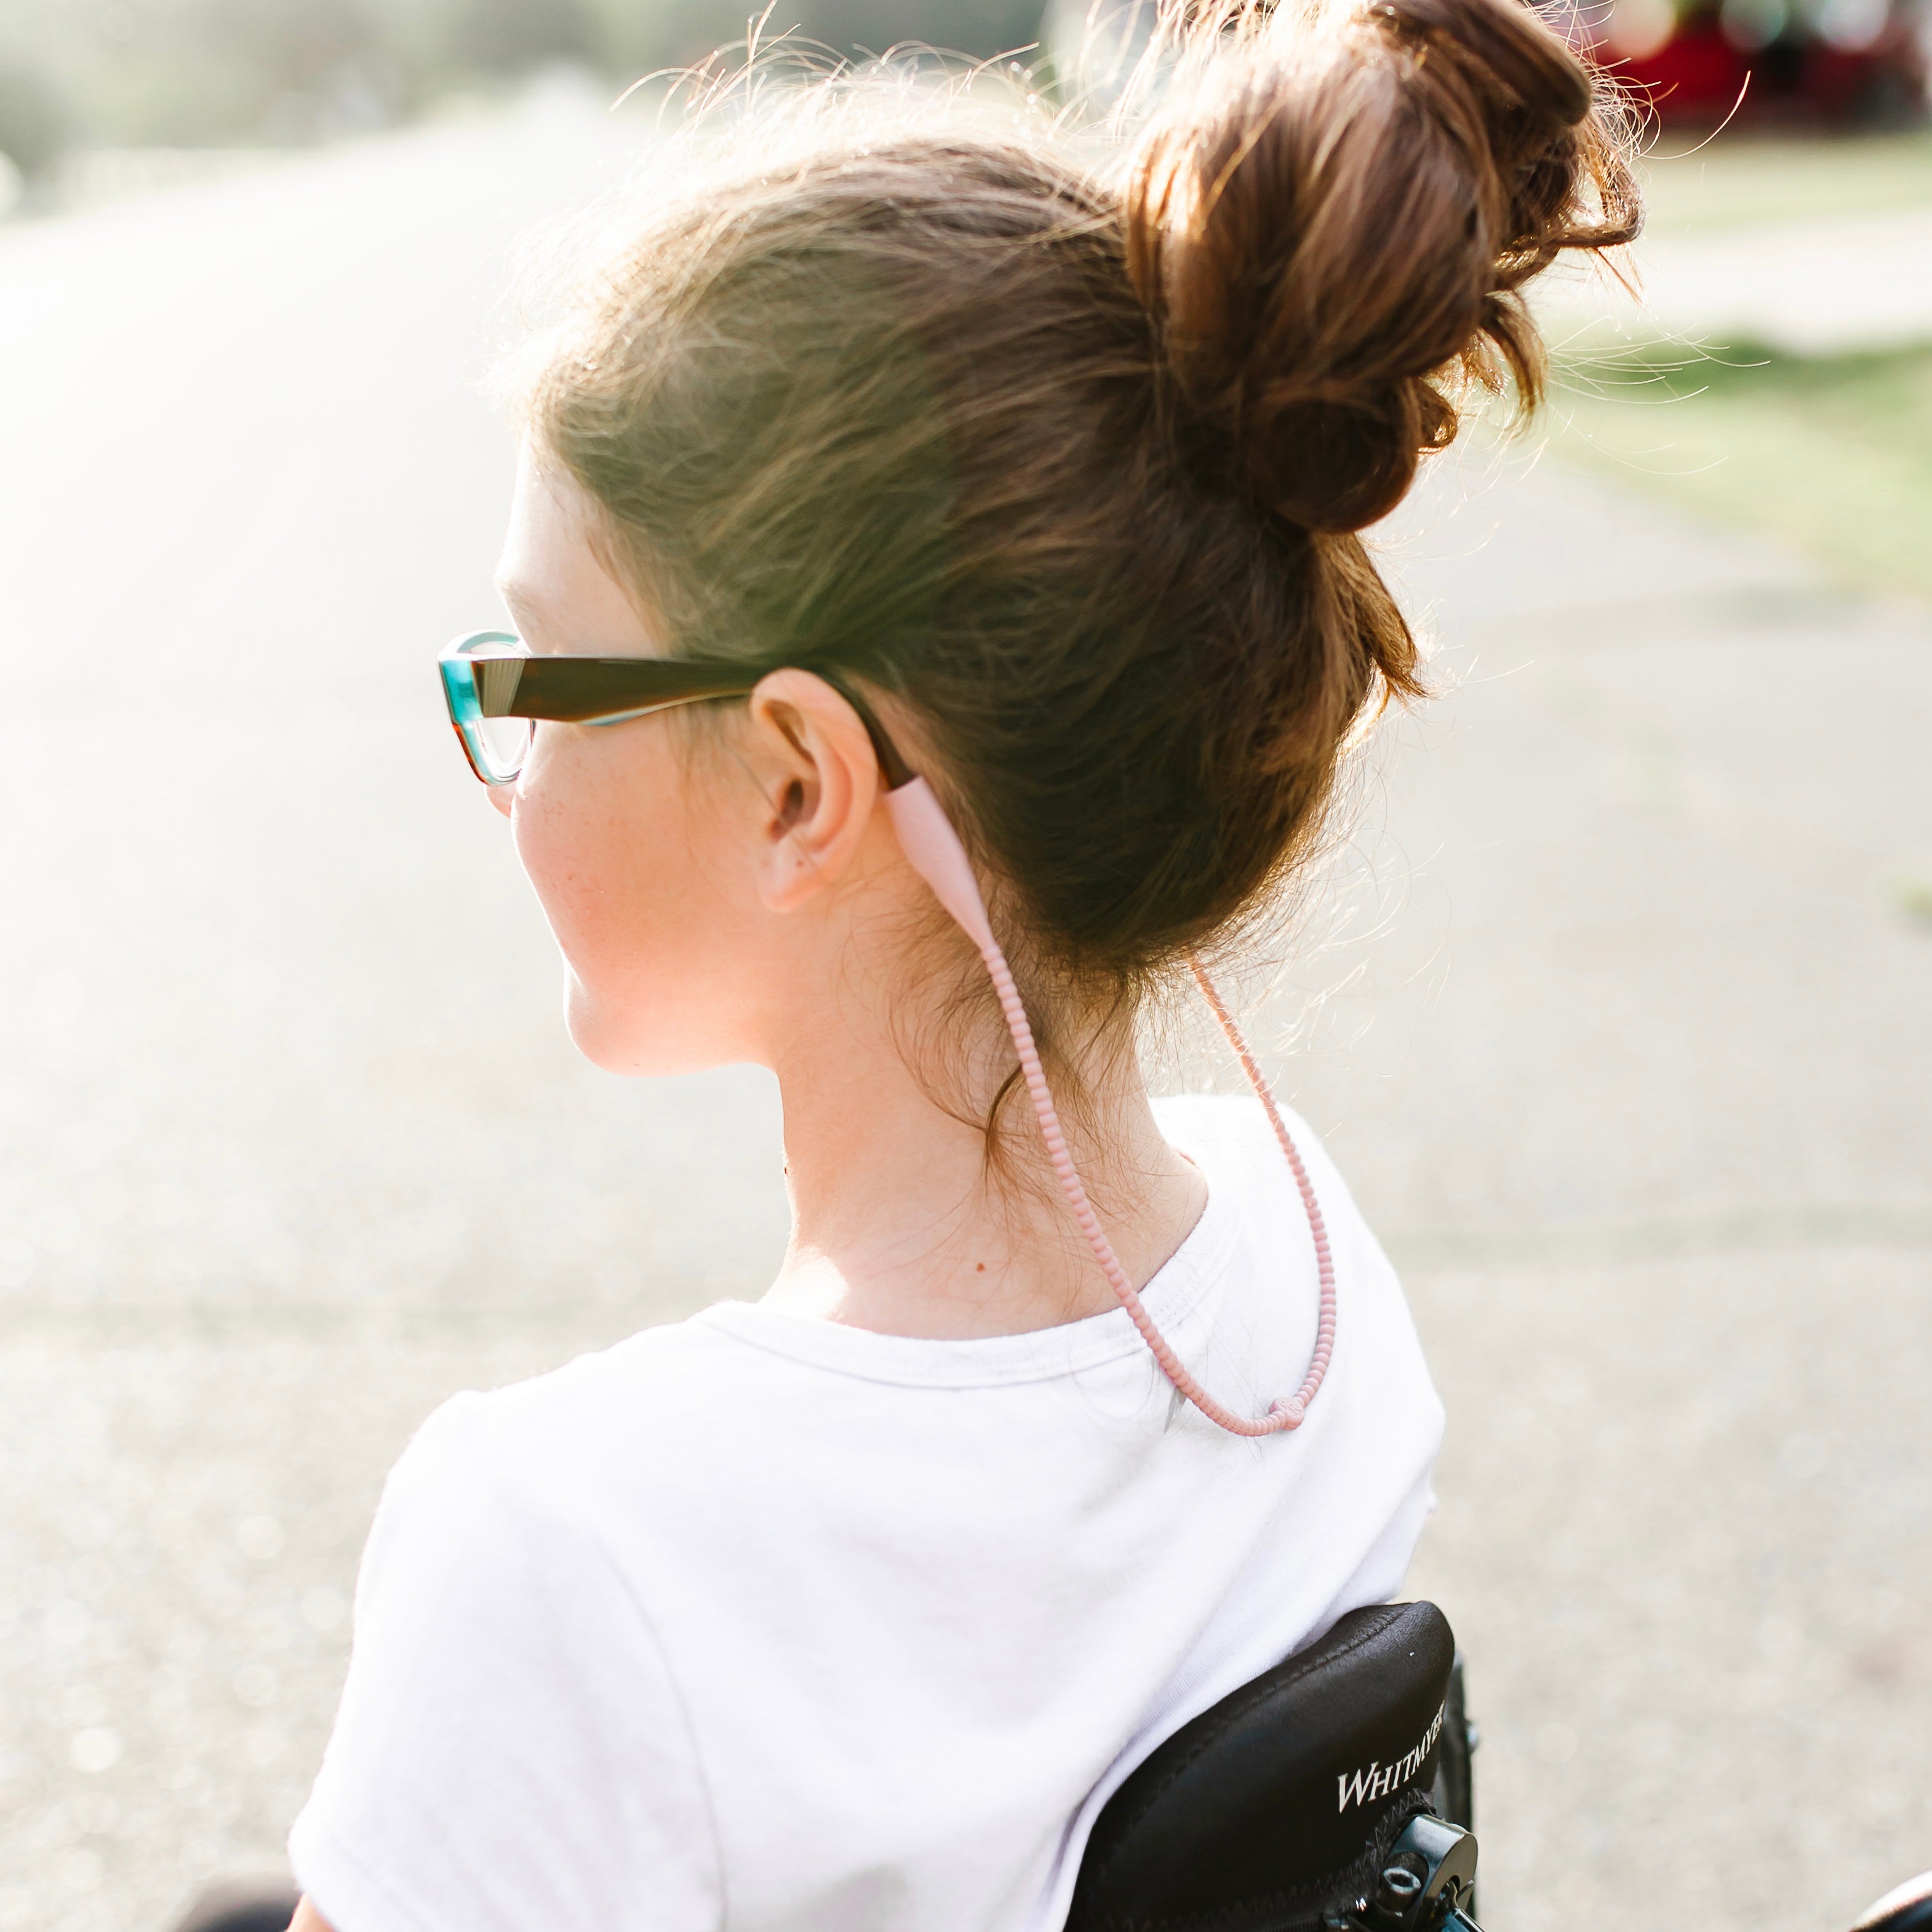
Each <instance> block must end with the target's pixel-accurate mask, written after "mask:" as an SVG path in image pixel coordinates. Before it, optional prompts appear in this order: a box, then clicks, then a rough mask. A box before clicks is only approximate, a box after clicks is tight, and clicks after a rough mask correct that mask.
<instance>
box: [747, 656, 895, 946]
mask: <svg viewBox="0 0 1932 1932" xmlns="http://www.w3.org/2000/svg"><path fill="white" fill-rule="evenodd" d="M744 749H745V755H746V756H747V757H748V760H749V761H750V763H751V769H752V772H753V773H754V775H755V777H756V778H757V781H758V790H759V791H760V793H761V794H762V796H763V799H764V802H765V818H764V822H763V826H762V828H761V830H762V835H763V836H762V843H763V851H762V853H761V855H760V859H759V864H758V895H759V897H760V898H762V899H763V901H764V902H765V904H766V905H767V906H769V907H770V908H771V910H772V911H773V912H791V911H793V910H796V908H797V907H799V906H801V905H802V904H805V901H807V900H808V899H809V898H811V897H812V896H813V895H814V894H815V893H817V892H823V890H824V889H826V886H829V885H831V884H832V883H835V881H836V880H838V878H839V877H841V876H842V875H843V874H844V872H845V871H846V870H847V868H849V867H850V865H851V863H852V859H853V855H854V854H855V853H856V852H857V850H858V849H859V841H860V840H861V839H862V838H864V836H865V830H866V828H867V826H868V825H870V823H871V819H872V808H873V806H874V804H875V803H876V802H877V799H878V796H879V763H878V759H877V755H876V754H874V751H873V750H872V741H871V739H870V738H869V737H868V736H866V733H865V726H864V725H863V724H861V723H860V722H859V714H858V713H857V712H856V711H854V710H853V709H852V707H851V706H850V704H848V703H847V702H846V701H845V700H844V698H843V697H840V696H839V694H838V692H837V691H834V690H833V689H832V687H831V685H829V684H827V683H826V681H825V680H824V679H823V678H822V677H816V676H814V675H813V674H812V673H811V672H810V671H808V670H775V671H773V672H772V674H771V675H770V676H769V677H767V678H764V679H761V680H760V682H759V684H758V685H757V688H756V689H754V691H752V693H751V723H750V728H749V730H748V733H746V739H745V745H744Z"/></svg>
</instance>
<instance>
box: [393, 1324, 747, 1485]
mask: <svg viewBox="0 0 1932 1932" xmlns="http://www.w3.org/2000/svg"><path fill="white" fill-rule="evenodd" d="M756 1370H757V1362H756V1360H755V1358H754V1357H753V1356H752V1355H751V1352H750V1351H748V1350H746V1349H745V1348H743V1347H742V1345H741V1344H739V1343H737V1342H736V1341H735V1340H733V1338H732V1337H730V1335H729V1334H726V1333H724V1331H722V1330H721V1329H720V1328H718V1327H716V1326H715V1325H711V1324H709V1323H708V1322H706V1321H705V1320H704V1319H703V1317H701V1316H700V1317H698V1318H695V1319H692V1320H690V1321H686V1322H677V1323H674V1324H670V1325H666V1326H664V1327H661V1328H649V1329H645V1330H643V1331H641V1332H640V1333H639V1334H635V1335H633V1336H631V1337H628V1338H627V1339H626V1340H623V1341H622V1342H619V1343H616V1344H615V1345H613V1346H612V1347H610V1348H608V1349H600V1350H598V1351H597V1352H595V1353H592V1354H589V1355H580V1356H578V1357H577V1358H575V1359H574V1360H573V1361H569V1362H567V1363H565V1364H563V1365H562V1367H559V1368H556V1369H553V1370H550V1371H549V1372H548V1373H545V1374H543V1375H540V1376H532V1377H531V1378H530V1379H528V1380H527V1381H524V1382H512V1383H510V1384H508V1385H505V1386H504V1387H502V1388H494V1389H490V1390H488V1391H475V1390H467V1391H463V1393H461V1394H457V1395H455V1396H452V1397H450V1398H449V1400H447V1401H446V1402H445V1403H443V1405H442V1406H440V1408H438V1409H437V1410H435V1411H434V1412H433V1413H432V1414H431V1416H430V1417H429V1418H428V1420H427V1421H425V1423H424V1424H422V1427H420V1428H419V1430H417V1432H416V1435H415V1436H414V1437H413V1439H412V1440H411V1442H410V1445H409V1446H408V1448H407V1449H406V1450H405V1451H404V1454H403V1456H402V1457H401V1460H399V1461H398V1463H397V1465H396V1466H395V1470H394V1471H393V1472H392V1475H391V1477H390V1487H391V1488H392V1490H400V1491H404V1492H407V1491H410V1490H425V1489H428V1490H438V1491H443V1492H473V1493H484V1492H488V1493H493V1494H494V1495H495V1496H497V1497H498V1498H499V1499H500V1500H501V1501H502V1502H503V1503H504V1504H505V1506H507V1507H510V1508H522V1509H527V1508H550V1506H552V1505H554V1504H555V1502H556V1500H557V1499H558V1498H559V1496H562V1495H567V1494H568V1493H569V1492H570V1490H571V1487H572V1485H573V1484H574V1482H575V1481H577V1479H580V1478H581V1477H582V1476H583V1474H584V1473H585V1472H586V1469H590V1468H594V1467H596V1466H602V1465H605V1464H607V1463H610V1461H612V1460H613V1459H616V1460H625V1461H628V1460H631V1459H632V1458H633V1457H636V1456H638V1455H649V1456H652V1457H655V1458H658V1459H660V1460H661V1458H662V1457H664V1456H665V1455H666V1454H669V1453H670V1452H672V1451H674V1449H675V1447H676V1445H677V1444H678V1443H679V1442H680V1441H682V1440H683V1439H686V1438H687V1437H688V1436H689V1434H690V1433H691V1432H692V1431H693V1430H697V1429H698V1428H700V1427H701V1426H702V1424H703V1421H704V1419H705V1418H706V1417H708V1416H710V1415H715V1414H716V1413H717V1412H718V1409H719V1407H720V1406H721V1405H724V1406H728V1405H730V1404H731V1403H735V1402H738V1401H742V1400H743V1399H744V1394H745V1391H744V1388H743V1385H744V1383H745V1380H746V1379H747V1377H748V1376H753V1375H754V1374H755V1373H756Z"/></svg>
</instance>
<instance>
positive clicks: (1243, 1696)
mask: <svg viewBox="0 0 1932 1932" xmlns="http://www.w3.org/2000/svg"><path fill="white" fill-rule="evenodd" d="M1455 1657H1456V1640H1455V1637H1454V1634H1453V1633H1452V1632H1451V1630H1450V1628H1449V1622H1448V1619H1447V1618H1446V1617H1445V1616H1443V1614H1442V1612H1441V1611H1440V1610H1438V1609H1437V1608H1436V1606H1435V1605H1434V1604H1377V1605H1375V1606H1374V1607H1372V1608H1370V1609H1367V1610H1353V1611H1351V1612H1350V1613H1349V1615H1348V1616H1345V1617H1343V1619H1342V1620H1341V1621H1340V1622H1339V1623H1337V1625H1335V1627H1334V1629H1332V1630H1331V1631H1329V1633H1328V1635H1327V1636H1326V1637H1323V1638H1322V1640H1321V1641H1320V1642H1319V1643H1315V1644H1311V1645H1310V1646H1309V1648H1308V1649H1306V1650H1304V1651H1302V1652H1300V1653H1299V1654H1298V1655H1296V1656H1294V1657H1292V1658H1289V1660H1288V1661H1287V1662H1286V1663H1285V1664H1278V1665H1277V1666H1276V1667H1275V1668H1274V1670H1271V1671H1269V1672H1268V1673H1266V1675H1265V1676H1261V1677H1258V1678H1256V1679H1255V1680H1254V1682H1253V1683H1251V1684H1244V1685H1242V1687H1241V1688H1240V1689H1239V1690H1238V1691H1235V1692H1233V1693H1232V1694H1231V1695H1229V1696H1228V1697H1224V1698H1223V1699H1222V1700H1221V1701H1220V1703H1218V1704H1217V1705H1215V1706H1213V1708H1212V1709H1209V1710H1207V1711H1204V1712H1202V1714H1201V1715H1200V1716H1199V1717H1198V1718H1196V1719H1195V1720H1194V1721H1193V1723H1191V1724H1187V1725H1185V1726H1184V1727H1182V1728H1181V1730H1178V1731H1177V1732H1176V1733H1175V1734H1174V1736H1172V1737H1171V1738H1169V1739H1168V1740H1167V1742H1166V1743H1165V1744H1163V1745H1161V1746H1160V1748H1159V1749H1158V1750H1157V1751H1155V1752H1154V1754H1153V1755H1152V1756H1151V1757H1149V1758H1148V1760H1147V1761H1146V1762H1145V1763H1143V1764H1142V1765H1141V1766H1139V1767H1138V1768H1137V1769H1136V1770H1135V1772H1134V1773H1133V1775H1132V1776H1131V1777H1130V1778H1128V1780H1127V1782H1126V1783H1125V1784H1123V1785H1122V1786H1121V1788H1120V1790H1118V1791H1117V1792H1115V1793H1114V1795H1113V1796H1112V1798H1111V1799H1109V1800H1108V1802H1107V1803H1106V1806H1105V1808H1103V1810H1102V1811H1101V1814H1100V1817H1099V1819H1098V1820H1097V1821H1096V1823H1095V1824H1094V1834H1093V1836H1092V1838H1091V1839H1090V1840H1089V1841H1088V1847H1087V1853H1086V1856H1085V1859H1084V1860H1083V1861H1082V1864H1081V1867H1080V1877H1079V1883H1078V1885H1076V1888H1075V1891H1074V1895H1073V1909H1072V1912H1071V1913H1070V1915H1069V1917H1068V1919H1067V1932H1224V1928H1225V1932H1236V1928H1240V1932H1292V1928H1295V1927H1301V1926H1304V1925H1307V1926H1313V1925H1314V1924H1316V1922H1317V1921H1318V1920H1319V1916H1320V1914H1321V1912H1322V1911H1323V1910H1324V1909H1326V1908H1327V1907H1328V1906H1330V1905H1331V1904H1332V1903H1333V1902H1334V1900H1336V1899H1337V1898H1338V1897H1343V1896H1345V1895H1346V1896H1352V1895H1353V1894H1355V1892H1357V1891H1361V1889H1363V1888H1364V1886H1365V1885H1367V1884H1368V1883H1369V1882H1370V1880H1371V1879H1372V1878H1373V1874H1374V1873H1376V1871H1377V1870H1379V1868H1380V1865H1381V1862H1382V1855H1383V1853H1384V1852H1385V1851H1386V1850H1387V1849H1388V1846H1389V1845H1390V1843H1391V1841H1393V1840H1394V1837H1395V1835H1396V1833H1397V1832H1398V1831H1399V1830H1400V1829H1401V1827H1402V1826H1403V1823H1405V1822H1406V1820H1408V1819H1409V1818H1410V1817H1412V1816H1413V1815H1414V1814H1415V1813H1416V1812H1418V1811H1422V1810H1424V1809H1426V1808H1427V1806H1428V1792H1429V1788H1430V1781H1431V1779H1432V1778H1433V1775H1434V1773H1435V1769H1436V1755H1437V1750H1438V1745H1439V1740H1440V1739H1441V1737H1442V1730H1443V1725H1444V1722H1445V1714H1446V1712H1445V1707H1446V1705H1447V1702H1448V1695H1449V1687H1450V1677H1451V1671H1452V1670H1453V1669H1454V1664H1455Z"/></svg>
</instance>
